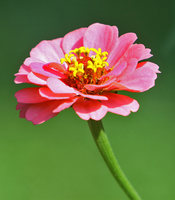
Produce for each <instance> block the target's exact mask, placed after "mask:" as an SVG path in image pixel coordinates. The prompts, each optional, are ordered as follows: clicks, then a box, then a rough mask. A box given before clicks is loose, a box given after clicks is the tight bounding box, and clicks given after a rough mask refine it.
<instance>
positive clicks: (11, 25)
mask: <svg viewBox="0 0 175 200" xmlns="http://www.w3.org/2000/svg"><path fill="white" fill-rule="evenodd" d="M174 11H175V3H174V2H173V1H169V0H167V1H163V0H159V1H158V0H155V1H152V0H147V1H140V0H137V1H136V0H135V1H134V0H133V1H130V0H126V1H121V0H119V1H117V0H116V1H114V0H107V1H103V0H101V1H99V0H94V1H93V0H86V1H82V0H74V1H72V0H70V1H59V0H57V1H54V0H50V1H41V0H39V1H37V0H35V1H34V0H31V1H22V0H21V1H18V0H16V1H8V0H6V1H5V0H2V1H1V4H0V28H1V31H0V61H1V66H0V70H1V71H0V74H1V78H0V86H1V98H0V101H1V104H0V105H1V115H0V124H1V125H0V126H1V127H0V199H2V200H82V199H83V200H89V199H92V200H107V199H110V200H127V199H128V198H127V197H126V196H125V194H124V193H123V191H122V190H121V189H120V188H119V186H118V185H117V184H116V182H115V180H114V179H113V177H112V176H111V174H110V172H109V171H108V169H107V167H106V166H105V164H104V162H103V160H102V158H101V157H100V155H99V152H98V151H97V148H96V146H95V144H94V142H93V139H92V137H91V134H90V132H89V130H88V127H87V123H86V122H85V121H83V120H81V119H79V118H78V116H76V115H75V113H74V111H73V110H72V109H68V110H65V111H63V112H61V113H60V114H59V115H58V116H57V117H55V118H53V119H51V120H49V121H48V122H46V123H44V124H42V125H38V126H34V125H32V123H31V122H28V121H26V120H24V119H20V118H19V117H18V112H17V111H16V110H15V106H16V99H15V98H14V93H15V92H16V91H17V90H19V89H21V88H23V87H24V85H15V84H14V83H13V79H14V75H13V74H14V73H16V72H17V71H18V69H19V66H20V65H21V64H22V63H23V61H24V59H25V58H26V57H28V55H29V52H30V50H31V48H33V47H34V46H35V45H36V44H37V43H39V42H40V41H41V40H44V39H54V38H57V37H62V36H64V35H65V34H66V33H67V32H69V31H72V30H74V29H76V28H80V27H85V26H88V25H90V24H92V23H94V22H101V23H104V24H109V25H116V26H118V28H119V31H120V34H123V33H126V32H135V33H137V35H138V38H139V40H138V41H137V43H143V44H145V45H146V47H149V48H151V49H152V53H153V54H154V57H153V58H151V61H153V62H156V63H157V64H158V65H159V66H160V70H161V71H162V74H160V75H159V77H158V80H157V81H156V87H154V88H153V89H151V90H150V91H148V92H145V93H140V94H130V96H132V97H134V98H136V99H137V100H138V101H139V103H140V110H139V111H138V112H137V113H133V114H131V115H130V116H129V117H122V116H117V115H114V114H107V116H106V117H105V118H104V120H103V122H104V126H105V128H106V132H107V134H108V136H109V139H110V141H111V144H112V146H113V149H114V151H115V153H116V155H117V157H118V160H119V162H120V164H121V166H122V167H123V169H124V171H125V173H126V174H127V176H128V177H129V179H130V180H131V182H132V183H133V185H134V186H135V187H136V188H137V190H138V192H139V193H140V195H141V196H142V198H143V199H144V200H165V199H166V200H173V199H175V189H174V188H175V131H174V130H175V129H174V125H173V124H174V119H175V114H174V113H175V109H174V108H175V107H174V101H175V95H174V82H173V80H174V76H175V64H174V58H175V12H174Z"/></svg>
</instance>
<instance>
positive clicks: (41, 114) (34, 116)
mask: <svg viewBox="0 0 175 200" xmlns="http://www.w3.org/2000/svg"><path fill="white" fill-rule="evenodd" d="M59 104H60V103H59V101H47V102H44V103H38V104H31V105H30V106H29V107H28V109H27V111H26V113H25V118H26V119H27V120H29V121H32V122H33V124H41V123H43V122H45V121H47V120H49V119H50V118H52V117H55V116H56V115H57V114H58V113H53V110H54V109H55V108H56V107H57V106H58V105H59Z"/></svg>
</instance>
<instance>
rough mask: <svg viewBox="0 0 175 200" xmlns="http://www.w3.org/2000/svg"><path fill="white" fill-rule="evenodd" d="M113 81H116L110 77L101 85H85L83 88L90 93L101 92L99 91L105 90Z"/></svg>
mask: <svg viewBox="0 0 175 200" xmlns="http://www.w3.org/2000/svg"><path fill="white" fill-rule="evenodd" d="M115 80H116V77H112V78H110V79H109V80H107V81H106V82H105V83H103V84H101V85H94V84H87V85H85V88H86V89H87V90H90V91H95V90H96V91H97V90H101V89H103V88H106V87H108V86H109V85H111V83H113V82H114V81H115Z"/></svg>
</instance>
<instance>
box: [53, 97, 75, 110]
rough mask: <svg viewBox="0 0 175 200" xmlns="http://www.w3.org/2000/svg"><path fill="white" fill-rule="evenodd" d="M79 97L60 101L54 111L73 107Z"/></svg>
mask: <svg viewBox="0 0 175 200" xmlns="http://www.w3.org/2000/svg"><path fill="white" fill-rule="evenodd" d="M77 99H78V98H72V99H67V100H62V101H60V104H59V105H58V106H57V107H56V108H55V109H54V110H53V113H58V112H61V111H62V110H64V109H66V108H69V107H71V106H72V105H73V104H74V103H75V102H76V101H77Z"/></svg>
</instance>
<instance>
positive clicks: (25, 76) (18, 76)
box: [14, 74, 30, 84]
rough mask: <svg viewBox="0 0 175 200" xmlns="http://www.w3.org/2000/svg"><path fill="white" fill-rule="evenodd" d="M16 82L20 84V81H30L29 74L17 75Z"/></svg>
mask: <svg viewBox="0 0 175 200" xmlns="http://www.w3.org/2000/svg"><path fill="white" fill-rule="evenodd" d="M14 82H15V83H16V84H20V83H30V81H29V80H28V78H27V75H23V74H19V75H16V77H15V80H14Z"/></svg>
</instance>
